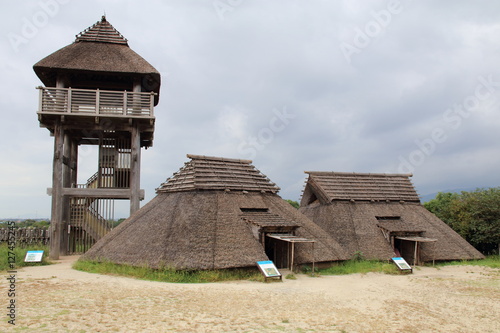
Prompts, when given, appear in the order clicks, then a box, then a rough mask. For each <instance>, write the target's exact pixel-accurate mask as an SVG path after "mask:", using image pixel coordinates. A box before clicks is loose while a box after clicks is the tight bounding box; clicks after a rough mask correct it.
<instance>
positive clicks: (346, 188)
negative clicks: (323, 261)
mask: <svg viewBox="0 0 500 333" xmlns="http://www.w3.org/2000/svg"><path fill="white" fill-rule="evenodd" d="M306 173H307V174H309V178H308V180H307V183H306V186H305V189H304V193H303V195H302V199H301V202H300V211H301V212H302V213H304V215H306V216H307V217H309V218H310V219H311V220H313V221H314V222H315V223H316V224H318V225H319V226H321V227H322V228H323V229H324V230H325V231H327V232H328V233H329V234H330V235H331V236H332V237H333V238H334V239H335V240H336V241H337V242H339V243H340V244H341V245H342V247H343V248H344V249H345V250H346V252H347V253H348V254H349V255H351V256H352V255H354V254H355V253H356V252H361V253H362V254H363V255H364V256H365V257H366V258H369V259H380V260H386V259H390V258H391V257H394V256H402V257H404V258H405V259H406V261H408V262H409V263H411V264H413V263H417V264H418V263H420V262H425V261H433V260H455V259H479V258H483V255H482V254H481V253H480V252H479V251H477V250H476V249H475V248H474V247H472V246H471V245H470V244H469V243H467V241H465V240H464V239H463V238H462V237H460V235H458V234H457V233H456V232H455V231H453V230H452V229H451V228H450V227H449V226H448V225H446V224H445V223H444V222H443V221H441V220H440V219H439V218H437V217H436V216H435V215H434V214H432V213H430V212H429V211H428V210H427V209H425V207H423V206H422V205H421V203H420V198H419V196H418V194H417V192H416V191H415V189H414V187H413V184H412V183H411V180H410V177H411V176H412V175H411V174H364V173H342V172H306Z"/></svg>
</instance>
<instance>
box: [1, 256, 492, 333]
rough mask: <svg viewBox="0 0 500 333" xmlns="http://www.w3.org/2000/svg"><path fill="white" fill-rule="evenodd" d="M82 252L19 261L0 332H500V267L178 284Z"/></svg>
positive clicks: (6, 302)
mask: <svg viewBox="0 0 500 333" xmlns="http://www.w3.org/2000/svg"><path fill="white" fill-rule="evenodd" d="M76 258H77V257H63V258H62V260H60V261H58V262H57V264H55V265H50V266H38V267H26V268H23V269H19V270H18V272H17V279H18V281H17V282H16V289H17V290H16V291H17V295H16V303H17V305H18V307H17V309H16V311H17V313H16V316H17V317H16V325H15V327H12V325H9V324H7V322H6V321H7V319H6V316H5V315H4V318H3V319H4V320H3V321H2V322H1V325H2V327H0V330H1V331H11V330H13V329H14V330H22V331H33V332H311V331H313V332H500V270H493V269H488V268H482V267H473V266H460V267H458V266H457V267H451V266H450V267H445V268H440V269H437V268H430V267H423V268H420V269H417V270H415V271H414V273H413V274H412V275H398V276H392V275H383V274H374V273H370V274H365V275H362V274H354V275H349V276H323V277H319V278H312V277H308V276H305V275H297V277H298V278H297V280H287V279H284V281H283V282H273V283H262V282H248V281H243V282H225V283H210V284H173V283H162V282H150V281H141V280H136V279H132V278H125V277H116V276H105V275H98V274H90V273H84V272H79V271H75V270H73V269H71V264H72V262H73V261H74V260H76ZM2 280H3V281H4V282H3V284H4V285H5V286H6V285H7V282H5V279H2ZM4 289H5V288H4ZM2 294H3V295H5V296H4V298H5V305H8V298H7V292H6V291H4V292H3V293H2ZM2 308H4V309H5V307H3V306H2ZM4 311H5V310H4Z"/></svg>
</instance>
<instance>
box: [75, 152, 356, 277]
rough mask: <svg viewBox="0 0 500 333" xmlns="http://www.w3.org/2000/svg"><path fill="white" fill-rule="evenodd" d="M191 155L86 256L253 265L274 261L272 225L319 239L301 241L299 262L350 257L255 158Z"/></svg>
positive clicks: (187, 265)
mask: <svg viewBox="0 0 500 333" xmlns="http://www.w3.org/2000/svg"><path fill="white" fill-rule="evenodd" d="M188 156H189V157H190V158H191V161H190V162H188V163H186V165H185V166H184V168H182V169H181V170H180V171H179V172H178V173H176V174H175V175H174V176H173V177H171V178H169V179H168V180H167V181H166V182H165V183H163V184H162V185H161V187H160V188H159V189H158V191H157V196H156V197H155V198H153V199H152V200H151V201H150V202H149V203H148V204H146V205H145V206H144V207H142V208H141V209H140V210H139V211H137V212H136V213H135V214H134V215H132V216H131V217H130V218H128V219H127V220H126V221H124V222H122V223H121V224H120V225H119V226H118V227H117V228H116V229H114V230H113V231H111V232H110V233H109V234H107V235H106V236H105V237H103V238H102V239H101V240H99V241H98V242H97V243H96V244H95V245H94V246H93V247H92V248H91V249H90V250H89V251H88V252H87V253H86V254H85V255H84V256H83V258H86V259H94V260H109V261H112V262H115V263H119V264H129V265H138V266H140V265H148V266H150V267H154V268H157V267H161V266H169V267H174V268H176V269H188V270H193V269H196V270H197V269H221V268H232V267H249V266H255V263H256V261H261V260H269V257H268V256H267V255H266V248H265V245H264V238H265V230H273V232H275V231H276V230H280V229H283V230H287V231H294V232H295V235H296V236H299V237H304V238H307V239H314V240H315V241H316V243H315V245H314V254H313V253H312V251H311V246H310V244H296V248H295V254H296V255H295V260H294V262H295V263H297V264H301V263H311V262H312V261H313V260H314V261H315V262H331V261H335V260H345V259H347V255H346V254H345V252H344V251H343V250H342V248H341V247H340V245H339V244H338V243H337V242H336V241H335V240H334V239H333V238H332V237H330V236H329V235H328V234H327V233H326V232H325V231H323V230H322V229H321V228H320V227H318V226H317V225H316V224H314V223H313V222H312V221H311V220H309V219H308V218H307V217H305V216H304V215H302V214H301V213H299V211H298V210H297V209H295V208H293V207H292V206H291V205H290V204H289V203H288V202H286V201H285V200H283V199H282V198H281V197H279V196H278V195H277V194H276V191H277V189H278V188H277V187H276V185H274V184H273V183H271V182H270V181H269V180H267V181H266V179H267V178H266V177H265V176H264V175H262V174H261V173H260V172H259V171H258V170H257V169H255V167H254V166H252V165H251V164H250V163H251V161H246V160H236V159H227V158H217V157H205V156H196V155H188ZM209 170H211V171H210V172H209ZM234 179H236V180H237V181H233V180H234ZM170 183H172V184H170ZM256 184H258V185H256ZM266 228H267V229H266ZM313 255H314V257H313Z"/></svg>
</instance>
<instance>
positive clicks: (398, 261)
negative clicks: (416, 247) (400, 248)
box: [391, 257, 411, 270]
mask: <svg viewBox="0 0 500 333" xmlns="http://www.w3.org/2000/svg"><path fill="white" fill-rule="evenodd" d="M391 259H392V261H394V263H395V264H396V266H398V268H399V269H400V270H411V266H410V265H408V263H407V262H406V260H404V258H401V257H395V258H391Z"/></svg>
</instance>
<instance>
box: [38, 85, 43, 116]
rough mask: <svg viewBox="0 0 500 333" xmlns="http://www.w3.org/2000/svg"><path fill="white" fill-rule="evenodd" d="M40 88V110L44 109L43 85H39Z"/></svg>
mask: <svg viewBox="0 0 500 333" xmlns="http://www.w3.org/2000/svg"><path fill="white" fill-rule="evenodd" d="M37 89H38V90H40V95H39V99H38V112H42V111H43V88H42V87H37Z"/></svg>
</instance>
